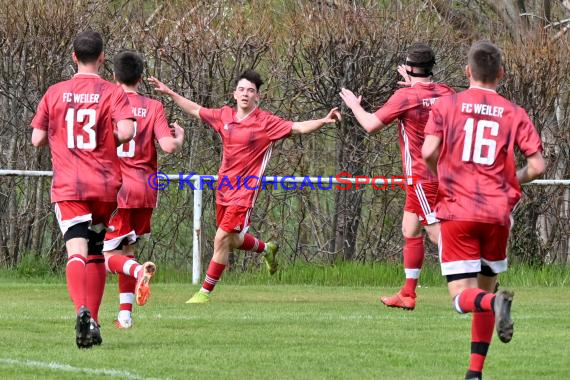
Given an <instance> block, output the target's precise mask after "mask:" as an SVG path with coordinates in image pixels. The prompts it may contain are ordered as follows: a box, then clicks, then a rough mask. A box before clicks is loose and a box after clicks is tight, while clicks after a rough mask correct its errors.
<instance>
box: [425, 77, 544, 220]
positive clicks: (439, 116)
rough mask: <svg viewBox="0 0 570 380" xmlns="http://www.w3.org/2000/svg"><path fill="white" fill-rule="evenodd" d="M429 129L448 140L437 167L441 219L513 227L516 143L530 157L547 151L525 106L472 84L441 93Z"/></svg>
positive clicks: (517, 191) (518, 193)
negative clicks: (445, 126)
mask: <svg viewBox="0 0 570 380" xmlns="http://www.w3.org/2000/svg"><path fill="white" fill-rule="evenodd" d="M443 125H450V126H453V127H451V128H443V127H442V126H443ZM425 130H426V134H433V135H436V136H439V137H440V138H442V139H443V141H445V142H446V143H445V144H442V146H441V154H440V157H439V162H438V167H437V171H438V174H439V181H440V187H439V193H438V197H437V206H436V214H437V217H438V219H440V220H464V221H472V222H483V223H493V224H500V225H503V226H508V225H509V224H510V221H509V218H510V213H511V211H512V209H513V207H514V206H515V204H516V203H517V202H518V200H519V199H520V197H521V188H520V185H519V182H518V180H517V177H516V166H515V152H514V150H515V147H518V148H519V149H520V151H521V152H522V153H523V154H524V156H525V157H529V156H532V155H533V154H535V153H536V152H540V151H542V144H541V141H540V136H539V135H538V132H537V131H536V128H535V126H534V124H533V123H532V121H531V120H530V119H529V117H528V114H527V113H526V111H525V110H524V109H523V108H521V107H519V106H517V105H515V104H513V103H511V102H510V101H508V100H507V99H505V98H503V97H502V96H501V95H499V94H497V93H496V92H495V91H494V90H491V89H487V88H479V87H475V86H471V87H470V88H469V89H468V90H466V91H463V92H460V93H458V94H456V95H452V96H449V97H446V98H441V99H440V100H439V102H438V103H436V104H435V105H434V106H433V108H432V111H431V117H430V121H429V122H428V124H427V125H426V129H425ZM459 146H461V147H463V149H457V147H459ZM452 148H453V149H452Z"/></svg>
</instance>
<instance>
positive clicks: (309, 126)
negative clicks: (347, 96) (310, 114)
mask: <svg viewBox="0 0 570 380" xmlns="http://www.w3.org/2000/svg"><path fill="white" fill-rule="evenodd" d="M340 120H341V115H340V112H339V111H338V108H333V109H332V110H330V111H329V113H328V114H327V116H325V117H324V118H322V119H315V120H307V121H298V122H295V123H293V127H292V128H291V133H293V134H296V135H302V134H307V133H311V132H314V131H316V130H318V129H320V128H322V127H323V126H325V125H327V124H333V123H336V122H337V121H340Z"/></svg>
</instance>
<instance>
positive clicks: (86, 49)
mask: <svg viewBox="0 0 570 380" xmlns="http://www.w3.org/2000/svg"><path fill="white" fill-rule="evenodd" d="M73 52H74V53H75V56H76V57H77V60H78V61H79V62H81V63H92V62H95V61H97V58H99V56H100V55H101V53H102V52H103V38H102V37H101V35H100V34H99V33H97V32H94V31H92V30H86V31H84V32H81V33H79V34H78V35H77V36H75V39H74V40H73Z"/></svg>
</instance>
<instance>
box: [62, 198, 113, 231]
mask: <svg viewBox="0 0 570 380" xmlns="http://www.w3.org/2000/svg"><path fill="white" fill-rule="evenodd" d="M54 209H55V217H56V218H57V223H58V224H59V228H60V229H61V233H62V234H64V235H65V233H66V232H67V230H68V229H69V228H70V227H72V226H75V225H76V224H79V223H84V222H89V228H90V229H92V230H93V231H95V232H101V231H103V230H104V229H105V227H106V226H107V221H108V220H109V218H110V217H111V215H112V214H113V212H114V211H115V210H116V209H117V202H100V201H61V202H56V203H55V204H54Z"/></svg>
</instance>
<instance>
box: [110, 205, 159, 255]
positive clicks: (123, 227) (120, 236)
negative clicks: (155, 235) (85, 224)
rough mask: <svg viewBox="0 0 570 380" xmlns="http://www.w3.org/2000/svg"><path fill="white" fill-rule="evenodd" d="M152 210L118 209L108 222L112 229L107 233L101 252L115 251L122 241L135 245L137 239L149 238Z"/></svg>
mask: <svg viewBox="0 0 570 380" xmlns="http://www.w3.org/2000/svg"><path fill="white" fill-rule="evenodd" d="M153 211H154V209H152V208H120V209H118V210H117V212H116V213H115V214H113V216H112V217H111V219H110V220H109V225H110V226H112V227H113V228H114V229H113V231H112V232H107V234H106V235H105V242H104V243H103V251H105V252H106V251H112V250H114V249H117V248H118V247H119V246H120V245H121V243H122V242H123V240H125V239H126V243H127V244H129V245H130V244H135V243H136V242H137V239H138V238H141V237H144V238H148V237H149V236H150V221H151V218H152V212H153Z"/></svg>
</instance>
